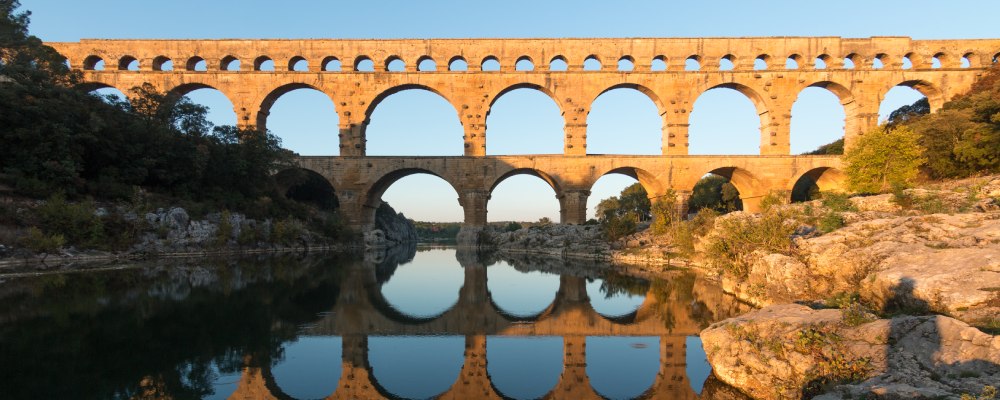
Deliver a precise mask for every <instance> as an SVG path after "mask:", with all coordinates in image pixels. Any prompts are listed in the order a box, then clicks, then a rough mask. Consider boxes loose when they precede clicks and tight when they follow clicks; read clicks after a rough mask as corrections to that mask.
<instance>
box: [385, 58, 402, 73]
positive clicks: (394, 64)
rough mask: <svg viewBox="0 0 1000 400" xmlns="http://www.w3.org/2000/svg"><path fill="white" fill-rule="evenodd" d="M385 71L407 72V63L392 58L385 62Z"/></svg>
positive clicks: (400, 59)
mask: <svg viewBox="0 0 1000 400" xmlns="http://www.w3.org/2000/svg"><path fill="white" fill-rule="evenodd" d="M385 70H386V71H389V72H403V71H406V62H404V61H403V59H402V58H399V57H396V56H391V57H389V58H387V59H386V60H385Z"/></svg>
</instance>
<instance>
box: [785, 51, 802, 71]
mask: <svg viewBox="0 0 1000 400" xmlns="http://www.w3.org/2000/svg"><path fill="white" fill-rule="evenodd" d="M804 60H805V59H804V58H803V57H802V56H801V55H800V54H799V53H792V54H791V55H789V56H788V58H786V59H785V69H802V62H803V61H804ZM791 63H795V66H794V67H792V66H790V64H791Z"/></svg>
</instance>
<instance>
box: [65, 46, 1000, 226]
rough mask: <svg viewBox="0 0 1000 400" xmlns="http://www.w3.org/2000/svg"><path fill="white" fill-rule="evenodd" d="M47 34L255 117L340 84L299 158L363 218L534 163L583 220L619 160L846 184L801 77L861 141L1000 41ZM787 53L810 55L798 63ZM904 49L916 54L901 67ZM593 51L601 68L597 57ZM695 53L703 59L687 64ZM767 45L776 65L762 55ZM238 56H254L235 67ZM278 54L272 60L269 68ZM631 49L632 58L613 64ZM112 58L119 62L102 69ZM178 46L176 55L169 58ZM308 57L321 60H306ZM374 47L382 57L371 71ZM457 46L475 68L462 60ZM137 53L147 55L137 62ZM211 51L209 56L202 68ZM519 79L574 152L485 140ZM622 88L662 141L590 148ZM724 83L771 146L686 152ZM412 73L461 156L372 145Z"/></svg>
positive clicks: (571, 218) (105, 76)
mask: <svg viewBox="0 0 1000 400" xmlns="http://www.w3.org/2000/svg"><path fill="white" fill-rule="evenodd" d="M50 45H52V46H53V47H54V48H56V49H57V50H58V51H59V52H60V53H62V54H63V55H64V56H66V57H67V59H68V61H69V63H70V65H71V66H72V67H74V68H78V69H82V70H84V76H85V79H86V82H87V83H86V86H87V88H99V87H115V88H118V89H119V90H122V91H123V92H124V93H126V94H128V93H129V91H128V90H129V89H130V88H132V87H135V86H139V85H142V84H145V83H149V84H151V85H153V86H154V87H155V88H158V89H159V90H161V91H164V92H170V93H175V94H178V95H182V94H185V93H187V92H190V91H192V90H196V89H200V88H215V89H218V90H219V91H221V92H222V93H223V94H225V95H226V96H227V97H228V98H229V99H230V100H231V101H232V103H233V105H234V108H235V112H236V115H237V119H238V124H240V125H242V126H244V127H249V126H254V125H256V126H257V127H266V125H267V115H268V112H269V110H270V108H271V106H272V104H274V102H275V101H276V100H277V99H278V98H279V97H280V96H281V95H283V94H285V93H287V92H289V91H291V90H296V89H300V88H313V89H316V90H319V91H321V92H323V93H325V94H327V95H328V96H329V97H330V99H331V100H332V101H333V103H334V104H335V106H336V109H337V112H338V115H339V121H340V122H339V127H338V129H339V143H340V156H331V157H302V158H300V164H301V165H302V167H304V168H307V169H310V170H313V171H315V172H317V173H319V174H321V175H322V176H323V177H324V178H326V179H327V180H329V181H330V182H331V183H332V185H333V186H334V188H335V190H336V193H337V196H338V198H339V200H340V204H341V206H342V207H343V210H344V211H345V212H344V214H345V216H347V217H348V218H349V219H350V221H351V223H352V224H354V225H356V226H358V227H365V226H370V224H371V223H372V221H373V218H374V208H375V207H377V206H378V204H379V203H380V201H381V197H380V196H381V194H382V192H383V191H384V190H385V189H386V188H387V187H388V186H389V185H391V184H392V182H393V181H395V180H397V179H399V178H401V177H403V176H406V175H408V174H411V173H431V174H434V175H437V176H440V177H442V178H444V179H445V180H446V181H448V182H449V183H450V184H451V185H452V186H453V187H454V188H455V190H456V192H457V193H458V197H459V202H460V203H461V205H462V206H463V208H464V209H465V223H466V226H468V227H475V226H482V224H484V223H485V221H486V202H487V200H488V199H489V195H490V191H491V190H492V188H494V187H496V185H497V183H498V182H500V181H502V180H503V179H505V178H507V177H509V176H512V175H515V174H521V173H527V174H533V175H537V176H539V177H541V178H543V179H545V180H546V182H548V183H549V184H550V185H551V186H552V187H553V189H554V190H555V192H556V196H557V197H558V198H559V199H560V205H561V214H562V217H561V220H562V221H561V222H564V223H582V222H584V218H585V215H586V213H585V208H586V197H587V196H588V195H589V190H590V187H591V185H592V184H593V183H594V181H596V180H597V179H598V178H600V177H601V176H602V175H604V174H607V173H624V174H627V175H631V176H634V177H636V178H637V179H638V180H639V182H640V183H642V185H643V186H644V187H645V188H646V190H647V192H649V193H650V196H651V197H657V196H662V195H663V194H665V193H666V191H667V190H669V189H674V190H675V191H676V192H678V193H680V194H681V196H684V195H685V194H686V193H689V191H690V190H691V189H692V187H693V186H694V183H695V182H696V181H697V180H698V178H700V177H701V176H702V175H704V174H705V173H708V172H716V173H719V174H721V175H724V176H726V177H729V178H730V179H731V180H732V181H733V183H734V184H735V185H736V187H737V189H739V191H740V193H741V196H742V197H743V199H744V206H745V208H747V209H749V210H754V209H755V208H756V203H757V199H759V197H760V196H762V195H763V194H765V193H767V192H768V191H771V190H788V189H790V188H791V187H792V186H793V185H794V184H795V182H796V181H797V180H798V179H800V178H801V177H802V176H806V175H808V176H810V177H811V178H813V179H816V180H818V181H819V186H820V189H821V190H822V189H836V188H837V186H838V184H839V181H840V178H841V174H840V172H839V169H840V167H841V164H840V161H839V158H838V157H807V156H790V155H789V140H790V138H789V136H790V128H789V127H790V121H791V109H792V104H793V102H794V101H795V99H796V98H797V97H798V94H799V92H801V91H802V90H803V89H805V88H807V87H820V88H824V89H827V90H829V91H830V92H831V93H833V94H834V95H836V96H837V97H838V98H839V99H840V102H841V104H842V105H843V107H844V111H845V115H846V118H845V121H844V126H845V140H846V145H847V146H851V145H852V144H853V143H854V142H855V141H856V140H857V138H858V136H859V135H861V134H863V132H866V131H867V130H868V129H870V128H872V127H874V126H875V125H876V124H877V122H878V121H877V120H878V108H879V105H880V103H881V100H882V99H883V97H884V96H885V94H886V92H888V91H889V90H890V89H891V88H893V87H895V86H899V85H902V86H908V87H912V88H914V89H916V90H918V91H920V92H921V93H923V94H924V95H925V96H927V98H928V99H929V101H930V104H931V107H932V109H937V108H939V107H941V105H942V104H943V103H944V102H945V101H947V100H948V99H950V98H952V97H953V96H955V95H956V94H959V93H962V92H964V91H966V90H967V89H968V88H969V87H970V86H971V85H972V83H973V82H974V81H975V80H976V78H977V77H978V76H980V75H982V73H983V71H984V69H985V68H986V67H987V66H988V65H990V64H991V63H992V62H993V60H995V59H996V57H997V55H998V52H1000V39H983V40H912V39H910V38H908V37H873V38H840V37H763V38H703V39H683V38H633V39H428V40H406V39H400V40H325V39H322V40H320V39H316V40H82V41H80V42H77V43H50ZM789 58H790V59H792V60H795V62H796V63H797V65H798V68H795V69H788V68H787V67H786V66H785V61H786V59H789ZM904 58H905V59H907V60H909V64H910V67H909V68H905V69H904V68H903V66H904V63H903V60H904ZM588 59H594V60H597V61H599V62H600V63H601V64H602V65H603V66H604V69H602V70H597V71H592V70H584V69H583V64H584V61H585V60H588ZM689 59H693V60H696V61H698V62H699V63H700V65H701V68H700V69H699V70H695V71H688V70H685V63H686V62H687V60H689ZM758 59H760V60H763V61H764V62H765V63H767V65H768V68H767V69H764V70H755V69H754V62H755V60H758ZM237 60H238V61H240V65H241V66H242V69H240V70H236V71H233V70H231V69H232V68H231V67H232V66H233V65H235V64H234V63H235V62H236V61H237ZM269 60H270V61H273V62H274V65H275V66H276V68H275V71H261V70H260V69H261V65H262V64H264V63H265V62H266V61H269ZM396 60H402V61H403V62H404V63H405V64H406V68H405V70H404V71H398V72H396V71H389V70H388V65H389V63H391V62H394V61H396ZM427 60H430V61H433V62H434V63H433V64H434V65H435V68H434V69H433V70H432V71H424V70H421V68H418V66H419V65H427V64H428V63H427V62H426V61H427ZM520 60H529V61H531V62H532V63H533V65H534V68H533V70H531V71H519V70H516V69H515V64H516V63H517V62H518V61H520ZM620 60H628V61H630V62H631V63H632V65H634V68H632V69H631V70H629V71H618V70H611V69H613V68H608V67H609V66H614V65H617V62H618V61H620ZM720 60H728V61H729V62H731V63H732V65H733V68H732V69H731V70H724V71H723V70H719V67H718V65H720V64H719V63H720ZM815 60H819V61H815ZM102 61H103V63H104V64H103V65H106V68H104V69H103V70H96V69H98V66H100V65H102V64H101V62H102ZM167 61H170V62H171V63H172V64H173V65H175V66H176V67H175V68H174V69H173V70H170V71H163V69H165V68H164V65H166V64H167ZM302 61H305V62H306V63H307V64H308V67H309V70H307V71H297V70H293V69H294V68H293V67H294V66H295V65H297V64H300V63H301V62H302ZM332 61H337V62H339V63H343V65H344V66H345V67H346V68H344V69H345V70H341V71H328V70H327V69H330V68H328V66H330V65H334V64H333V63H332ZM369 61H370V62H372V63H373V64H374V71H372V72H364V71H360V70H359V66H361V65H362V64H364V63H367V62H369ZM458 61H462V62H464V63H465V64H466V65H467V70H461V71H457V70H453V69H458V68H457V67H455V66H457V65H459V64H461V63H459V62H458ZM494 61H496V62H498V63H499V65H500V67H499V71H483V70H482V67H483V64H484V63H490V62H494ZM556 61H560V62H562V63H566V64H567V68H566V70H565V71H553V70H552V68H551V67H552V64H553V63H554V62H556ZM820 61H821V62H820ZM134 62H138V64H139V70H137V71H130V70H128V66H129V65H130V64H133V63H134ZM202 62H204V63H203V64H202ZM660 62H662V63H663V65H665V66H666V67H665V70H664V71H654V70H653V68H652V66H653V65H654V63H656V64H659V63H660ZM876 63H877V64H880V66H879V67H877V68H876V66H875V64H876ZM199 65H205V70H204V71H199V70H197V69H199V68H198V66H199ZM519 88H532V89H536V90H539V91H541V92H543V93H545V94H546V95H548V96H550V97H551V98H552V99H553V100H554V101H555V104H556V105H557V106H558V107H559V109H560V110H561V112H562V116H563V117H564V119H565V125H564V132H565V140H564V151H563V154H561V155H549V156H521V157H514V156H509V157H492V156H490V157H487V156H485V154H486V146H487V144H488V142H487V140H488V133H489V132H488V130H487V129H486V118H487V115H489V113H490V108H491V106H492V105H493V104H494V102H495V101H496V99H498V98H499V97H501V96H503V95H504V94H505V93H507V92H509V91H511V90H514V89H519ZM616 88H632V89H635V90H638V91H640V92H641V93H643V94H645V95H646V96H648V97H649V98H650V99H651V100H652V102H653V103H654V104H655V105H656V107H657V109H658V111H659V113H660V115H661V117H662V119H663V133H662V154H663V155H662V156H655V157H652V156H651V157H629V156H609V155H588V154H587V114H588V113H589V111H590V107H591V104H592V102H593V101H594V100H595V99H596V98H597V97H598V96H599V95H601V94H602V93H604V92H606V91H608V90H611V89H616ZM713 88H730V89H735V90H737V91H739V92H740V93H742V94H744V95H745V96H747V98H749V99H750V100H751V101H752V102H753V104H754V105H755V107H756V109H757V112H758V114H759V115H760V127H761V128H760V155H759V156H745V157H724V156H723V157H714V156H689V155H688V118H689V116H690V113H691V111H692V107H693V105H694V102H695V100H696V99H697V98H698V96H699V95H701V94H702V93H703V92H705V91H707V90H709V89H713ZM409 89H422V90H428V91H431V92H433V93H436V94H438V95H440V96H441V97H443V98H444V99H446V100H447V101H448V102H449V103H450V104H451V105H452V106H454V108H455V112H456V113H457V114H458V117H459V121H460V122H461V124H462V126H463V129H464V134H463V138H462V140H463V141H464V146H465V154H464V156H455V157H366V153H365V142H366V139H365V129H366V126H367V125H368V123H369V120H370V116H371V115H372V112H373V111H374V110H375V108H376V107H377V106H378V105H379V103H380V102H381V101H382V100H383V99H385V98H386V97H388V96H389V95H392V94H394V93H397V92H399V91H402V90H409ZM331 130H332V127H331ZM456 140H458V138H456ZM331 153H332V149H331Z"/></svg>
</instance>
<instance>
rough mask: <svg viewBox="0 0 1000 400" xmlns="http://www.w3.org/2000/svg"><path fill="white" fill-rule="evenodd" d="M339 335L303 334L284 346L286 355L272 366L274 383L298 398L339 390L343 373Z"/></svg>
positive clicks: (283, 353)
mask: <svg viewBox="0 0 1000 400" xmlns="http://www.w3.org/2000/svg"><path fill="white" fill-rule="evenodd" d="M343 350H344V344H343V340H342V339H341V338H340V337H339V336H300V337H298V338H296V339H295V340H292V341H290V342H286V343H284V344H282V346H281V354H282V355H283V357H282V358H281V359H280V360H279V361H278V363H277V364H275V365H274V366H273V367H271V374H272V376H273V377H274V383H275V385H277V386H278V387H279V388H280V390H281V392H283V393H285V394H286V395H288V396H291V397H292V398H295V399H321V398H324V397H326V396H329V395H330V394H331V393H333V392H334V391H336V390H337V384H338V383H339V381H340V376H341V375H342V373H343V371H342V365H343V356H342V354H343Z"/></svg>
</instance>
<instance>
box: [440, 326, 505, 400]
mask: <svg viewBox="0 0 1000 400" xmlns="http://www.w3.org/2000/svg"><path fill="white" fill-rule="evenodd" d="M464 356H465V362H464V363H463V364H462V371H461V372H459V377H458V381H456V382H455V384H454V385H452V387H451V389H449V390H448V391H447V392H444V393H442V394H441V396H440V397H439V398H440V399H441V400H452V399H463V400H464V399H497V398H499V396H497V395H496V393H495V392H494V391H493V385H492V384H491V383H490V378H489V373H488V372H487V370H486V335H468V336H466V337H465V353H464Z"/></svg>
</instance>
